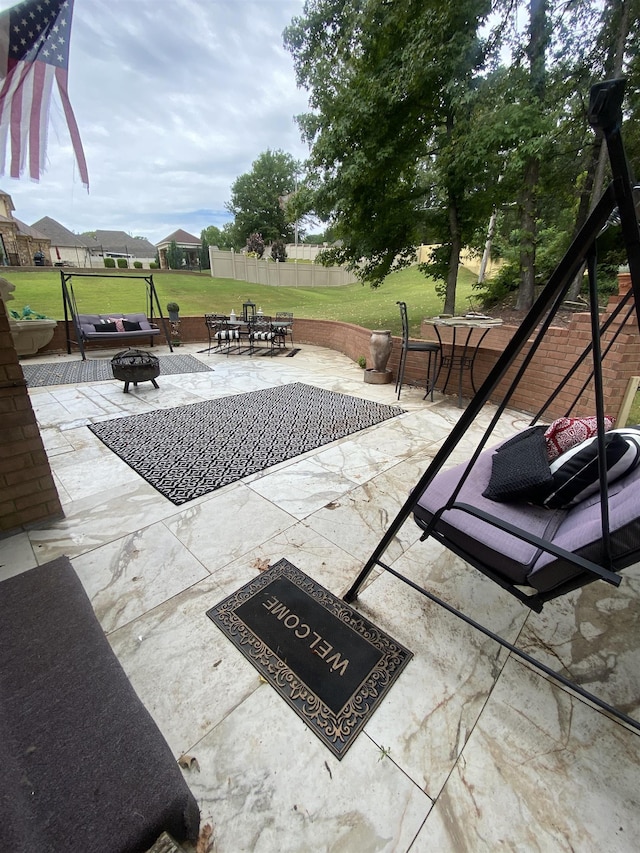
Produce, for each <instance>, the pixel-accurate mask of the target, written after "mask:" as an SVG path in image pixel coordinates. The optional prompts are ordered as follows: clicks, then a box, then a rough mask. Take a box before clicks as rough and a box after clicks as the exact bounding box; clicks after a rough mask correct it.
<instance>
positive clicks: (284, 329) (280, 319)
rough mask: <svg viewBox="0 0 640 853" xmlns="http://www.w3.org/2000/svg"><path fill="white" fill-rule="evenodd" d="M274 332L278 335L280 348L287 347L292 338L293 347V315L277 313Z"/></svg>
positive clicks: (285, 312) (289, 312) (287, 312)
mask: <svg viewBox="0 0 640 853" xmlns="http://www.w3.org/2000/svg"><path fill="white" fill-rule="evenodd" d="M273 330H274V332H275V333H276V338H277V341H276V342H277V344H278V346H280V345H282V346H286V345H287V338H291V346H292V347H293V313H292V312H291V311H277V312H276V319H275V320H274V321H273Z"/></svg>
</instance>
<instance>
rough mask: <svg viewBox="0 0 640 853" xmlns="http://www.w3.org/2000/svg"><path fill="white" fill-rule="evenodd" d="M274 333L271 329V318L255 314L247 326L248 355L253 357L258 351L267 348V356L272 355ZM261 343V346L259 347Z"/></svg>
mask: <svg viewBox="0 0 640 853" xmlns="http://www.w3.org/2000/svg"><path fill="white" fill-rule="evenodd" d="M275 339H276V332H275V331H274V329H273V325H272V322H271V317H267V316H265V315H259V314H256V316H255V317H254V319H253V321H252V322H251V324H250V326H249V355H253V354H254V352H256V351H257V350H259V349H266V348H268V351H269V355H273V345H274V342H275ZM260 343H262V345H263V346H260Z"/></svg>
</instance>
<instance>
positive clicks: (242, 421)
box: [89, 382, 403, 505]
mask: <svg viewBox="0 0 640 853" xmlns="http://www.w3.org/2000/svg"><path fill="white" fill-rule="evenodd" d="M401 414H403V410H402V409H400V408H398V407H397V406H388V405H384V404H381V403H374V402H371V401H369V400H361V399H360V398H359V397H351V396H349V395H347V394H339V393H336V392H335V391H326V390H324V389H322V388H316V387H314V386H312V385H305V384H304V383H301V382H295V383H291V384H289V385H280V386H278V387H275V388H263V389H261V390H259V391H251V392H249V393H247V394H234V395H233V396H230V397H220V398H218V399H215V400H206V401H203V402H201V403H191V404H190V405H187V406H177V407H176V408H171V409H159V410H157V411H154V412H146V413H144V414H139V415H129V416H128V417H123V418H115V419H113V420H107V421H101V422H100V423H96V424H91V425H90V426H89V429H90V430H91V431H92V432H93V433H94V434H95V435H96V436H97V437H98V438H99V439H100V440H101V441H102V442H104V444H106V446H107V447H108V448H110V450H112V451H113V452H114V453H116V454H117V455H118V456H119V457H120V458H121V459H122V460H123V461H124V462H126V463H127V464H128V465H129V466H131V468H133V469H134V471H136V472H137V473H138V474H139V475H140V476H141V477H143V478H144V479H145V480H146V481H147V482H148V483H150V484H151V485H152V486H153V487H154V488H155V489H157V490H158V491H159V492H160V493H161V494H163V495H164V496H165V497H166V498H168V499H169V500H170V501H172V502H173V503H174V504H176V505H180V504H183V503H185V502H186V501H190V500H193V499H194V498H198V497H201V496H202V495H206V494H209V493H210V492H213V491H215V490H216V489H219V488H222V486H226V485H228V484H229V483H234V482H236V481H237V480H240V479H241V478H242V477H246V476H248V475H249V474H254V473H256V472H258V471H264V470H265V469H266V468H269V467H271V466H272V465H276V464H277V463H278V462H283V461H285V460H286V459H292V458H293V457H294V456H299V455H300V454H301V453H306V452H307V451H309V450H314V449H315V448H317V447H321V446H322V445H325V444H328V443H329V442H332V441H336V440H337V439H339V438H343V437H344V436H346V435H351V434H352V433H354V432H358V431H359V430H363V429H366V428H367V427H370V426H373V425H374V424H377V423H380V422H381V421H385V420H388V419H389V418H393V417H396V416H397V415H401Z"/></svg>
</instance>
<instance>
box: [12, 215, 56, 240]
mask: <svg viewBox="0 0 640 853" xmlns="http://www.w3.org/2000/svg"><path fill="white" fill-rule="evenodd" d="M13 221H14V222H15V223H16V225H17V226H18V234H22V235H23V236H24V237H31V239H32V240H48V239H49V238H48V237H47V235H46V234H43V233H42V231H38V230H37V228H33V227H32V226H31V225H27V223H26V222H22V220H20V219H16V217H15V216H14V217H13Z"/></svg>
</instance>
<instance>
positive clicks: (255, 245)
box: [247, 232, 264, 258]
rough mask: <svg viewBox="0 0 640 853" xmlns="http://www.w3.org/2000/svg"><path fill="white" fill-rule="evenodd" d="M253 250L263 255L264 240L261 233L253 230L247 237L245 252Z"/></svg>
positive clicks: (260, 255)
mask: <svg viewBox="0 0 640 853" xmlns="http://www.w3.org/2000/svg"><path fill="white" fill-rule="evenodd" d="M249 252H255V254H256V255H257V256H258V257H259V258H261V257H262V256H263V255H264V240H263V239H262V234H258V233H257V232H255V233H254V234H249V236H248V237H247V253H249Z"/></svg>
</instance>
